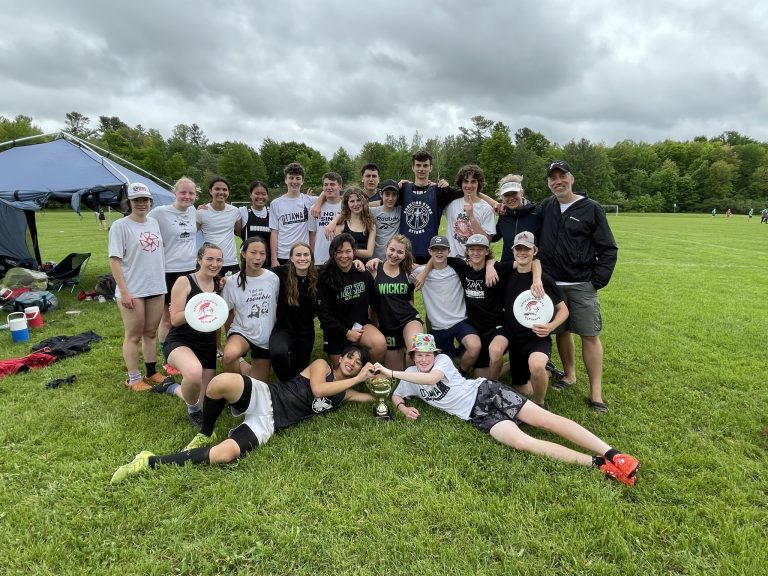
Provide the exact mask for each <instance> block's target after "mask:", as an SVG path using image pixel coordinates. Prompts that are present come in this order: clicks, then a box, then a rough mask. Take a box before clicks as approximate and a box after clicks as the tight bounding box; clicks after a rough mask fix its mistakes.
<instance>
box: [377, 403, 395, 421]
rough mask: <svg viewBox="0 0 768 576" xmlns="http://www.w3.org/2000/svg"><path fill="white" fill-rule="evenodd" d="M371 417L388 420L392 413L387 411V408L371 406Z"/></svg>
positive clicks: (390, 418)
mask: <svg viewBox="0 0 768 576" xmlns="http://www.w3.org/2000/svg"><path fill="white" fill-rule="evenodd" d="M373 417H374V418H376V420H381V421H384V422H389V421H390V420H392V414H390V413H389V409H385V410H383V411H382V410H379V407H378V406H374V407H373Z"/></svg>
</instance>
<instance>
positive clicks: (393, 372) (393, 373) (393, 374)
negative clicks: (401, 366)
mask: <svg viewBox="0 0 768 576" xmlns="http://www.w3.org/2000/svg"><path fill="white" fill-rule="evenodd" d="M390 372H392V378H394V377H395V371H394V370H390Z"/></svg>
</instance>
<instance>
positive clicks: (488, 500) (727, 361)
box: [0, 211, 768, 575]
mask: <svg viewBox="0 0 768 576" xmlns="http://www.w3.org/2000/svg"><path fill="white" fill-rule="evenodd" d="M609 220H610V222H611V224H612V226H613V230H614V233H615V235H616V238H617V241H618V244H619V247H620V251H619V264H618V267H617V269H616V272H615V274H614V279H613V281H612V282H611V284H610V285H609V286H608V287H607V288H606V289H605V290H603V291H602V292H601V298H602V304H603V313H604V318H605V331H604V333H603V342H604V345H605V350H606V361H605V378H604V397H605V399H606V401H607V402H608V403H609V404H610V406H611V412H610V414H609V415H597V414H594V413H592V412H590V411H589V410H588V409H587V407H586V398H587V385H586V377H585V375H584V372H583V369H582V367H581V366H579V370H580V372H579V380H578V383H577V385H576V386H573V387H571V388H570V389H568V390H565V391H563V392H560V393H557V392H556V391H551V392H550V394H549V396H548V398H547V401H548V404H549V406H550V409H551V410H553V411H554V412H557V413H559V414H563V415H565V416H567V417H569V418H572V419H574V420H576V421H578V422H580V423H582V424H584V425H585V426H587V427H588V428H590V429H591V430H593V431H594V432H595V433H597V434H598V435H599V436H601V437H603V438H604V439H605V440H606V441H608V442H609V443H611V444H612V445H614V446H616V447H617V448H620V449H621V450H624V451H627V452H630V453H633V454H635V455H637V456H638V457H639V458H640V459H641V461H642V469H641V471H640V474H639V479H638V482H637V485H636V486H635V487H634V488H629V487H626V486H623V485H620V484H617V483H614V482H610V481H607V480H605V479H603V478H602V477H601V475H600V474H599V473H598V472H597V471H595V470H589V469H585V468H581V467H579V466H573V465H566V464H561V463H558V462H554V461H549V460H546V459H543V458H538V457H534V456H529V455H526V454H520V453H515V452H513V451H512V450H510V449H507V448H505V447H503V446H501V445H499V444H496V443H495V442H494V441H492V439H491V438H489V437H487V436H484V435H482V434H480V433H479V432H477V431H476V430H475V429H474V428H472V427H471V426H470V425H469V424H465V423H462V422H460V421H459V420H458V419H455V418H452V417H450V416H447V415H444V414H442V413H438V412H436V411H434V410H431V409H429V408H424V409H423V410H422V418H421V419H420V420H419V421H418V422H416V423H409V422H405V421H404V420H403V419H402V418H401V417H399V418H396V419H395V420H394V421H393V422H391V423H390V424H384V425H382V424H378V423H376V422H374V421H373V419H372V418H371V415H370V407H369V406H348V407H346V408H344V409H343V410H341V411H340V412H338V413H335V414H332V415H330V416H328V417H326V418H316V419H314V420H313V421H310V422H308V423H305V424H303V425H300V426H297V427H295V428H293V429H291V430H289V431H288V432H287V433H285V434H281V435H278V436H277V437H275V438H273V439H272V440H271V441H270V442H269V443H268V444H267V445H265V446H263V447H261V448H259V449H258V450H257V451H256V452H254V453H253V454H251V455H250V456H249V457H247V458H246V459H244V460H243V461H241V462H240V463H238V464H237V465H233V466H228V467H223V468H214V467H195V468H193V467H185V468H176V467H164V468H160V469H158V470H156V471H154V472H153V473H151V474H147V475H144V476H140V477H137V478H135V479H131V480H129V481H128V482H126V483H124V484H121V485H119V486H118V487H113V486H110V484H109V478H110V476H111V474H112V472H113V471H114V469H115V468H116V467H117V466H119V465H121V464H124V463H126V462H128V461H129V460H130V459H131V458H132V457H133V456H134V454H135V453H137V452H138V451H139V450H141V449H149V450H152V451H154V452H157V453H164V452H170V451H175V450H177V449H179V448H181V447H182V446H184V445H185V444H186V442H187V441H188V440H189V439H190V438H191V437H192V435H193V430H192V429H191V428H190V426H189V425H188V423H187V419H186V413H185V412H186V411H185V409H184V407H183V405H182V404H181V403H180V402H179V401H178V400H175V399H173V398H171V397H168V396H158V395H154V394H148V395H137V394H133V393H131V392H128V391H126V390H124V389H123V387H122V385H121V381H122V379H123V378H124V372H125V369H124V366H123V363H122V358H121V352H120V346H121V334H122V325H121V322H120V318H119V315H118V312H117V310H116V309H115V307H114V305H110V304H99V303H98V302H77V300H76V298H74V297H72V296H70V295H69V293H68V292H67V293H64V292H62V293H61V295H60V297H61V306H60V309H59V311H57V312H53V313H50V314H48V315H46V326H45V328H44V329H40V330H37V331H35V332H34V333H33V335H32V342H35V341H38V340H41V339H43V338H44V337H48V336H52V335H55V334H74V333H77V332H80V331H83V330H94V331H95V332H97V333H99V334H101V335H102V336H104V340H103V341H102V342H100V343H98V344H96V345H94V347H93V350H92V351H91V352H88V353H86V354H83V355H81V356H79V357H76V358H74V359H70V360H66V361H62V362H60V363H58V364H54V365H52V366H51V367H49V368H47V369H43V370H40V371H37V372H34V373H31V374H28V375H23V376H10V377H6V378H4V379H2V380H0V486H1V487H2V490H0V573H2V574H81V573H82V574H118V573H119V574H122V575H128V574H514V573H524V574H551V573H561V574H621V575H627V574H729V575H730V574H765V573H766V566H767V565H768V552H767V550H768V547H767V546H766V542H768V514H766V509H768V483H767V482H766V478H765V475H766V472H768V457H767V456H766V448H768V438H767V437H766V436H765V435H764V432H763V430H764V427H765V425H766V424H768V410H767V409H766V407H767V406H768V387H766V385H765V380H766V362H767V361H768V359H767V358H766V344H765V340H766V336H767V335H768V314H766V310H764V306H765V304H766V302H765V296H766V287H767V286H768V283H767V282H766V272H768V255H767V254H768V250H766V246H767V245H768V226H761V225H760V224H759V223H758V219H753V221H752V222H751V223H747V221H746V217H743V216H738V217H733V218H731V219H729V220H726V219H725V218H724V217H720V216H718V217H717V218H715V219H713V218H712V217H710V216H708V215H707V216H700V215H674V216H673V215H663V216H661V215H633V214H620V215H618V216H609ZM38 222H39V226H40V229H41V231H42V232H41V240H42V251H43V258H44V259H46V260H58V259H60V258H61V257H63V256H64V255H66V254H67V253H68V252H70V251H91V252H93V258H92V259H91V263H90V264H89V265H88V269H87V273H86V277H85V281H84V284H85V285H86V286H87V287H88V288H89V289H90V288H92V287H93V285H94V283H95V278H96V276H97V275H99V274H103V273H106V272H107V271H108V266H107V260H106V234H105V233H104V232H100V231H99V230H98V229H97V225H96V222H95V219H94V218H93V217H92V215H90V214H89V215H88V217H86V218H84V219H83V220H82V221H80V220H79V219H78V217H77V216H76V215H74V214H73V213H71V212H69V211H66V212H64V211H49V212H48V213H46V214H44V215H40V216H39V219H38ZM70 309H79V310H82V314H81V316H80V317H78V318H77V319H76V320H73V319H68V318H66V317H65V316H64V311H65V310H70ZM28 351H29V348H28V346H26V345H12V344H11V343H10V336H9V333H8V332H7V331H4V332H0V356H2V357H12V356H20V355H23V354H26V353H27V352H28ZM68 374H77V376H78V379H77V382H76V383H75V384H74V385H72V386H65V387H63V388H60V389H57V390H45V389H44V387H43V384H44V383H45V382H47V381H48V380H50V379H51V378H56V377H62V376H66V375H68ZM233 422H234V420H233V419H231V418H230V417H228V416H226V417H222V419H221V420H220V422H219V424H218V428H217V431H218V433H219V434H220V435H221V434H226V431H227V429H228V428H229V427H231V425H232V424H233ZM534 434H536V435H539V436H541V437H545V436H546V434H538V433H536V432H534ZM761 566H762V568H761Z"/></svg>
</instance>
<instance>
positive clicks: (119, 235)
mask: <svg viewBox="0 0 768 576" xmlns="http://www.w3.org/2000/svg"><path fill="white" fill-rule="evenodd" d="M109 257H110V258H112V257H117V258H120V260H121V263H120V266H121V268H122V270H123V276H124V277H125V284H126V286H128V290H129V291H130V293H131V296H133V297H134V298H144V297H147V296H157V295H158V294H165V293H166V291H167V290H166V288H165V260H164V257H163V237H162V236H161V234H160V226H158V224H157V220H155V219H154V218H147V221H146V222H136V221H134V220H131V219H130V218H128V217H127V216H126V217H125V218H120V220H117V221H116V222H115V223H114V224H112V226H111V228H110V229H109ZM115 296H116V297H117V298H120V288H117V289H116V290H115Z"/></svg>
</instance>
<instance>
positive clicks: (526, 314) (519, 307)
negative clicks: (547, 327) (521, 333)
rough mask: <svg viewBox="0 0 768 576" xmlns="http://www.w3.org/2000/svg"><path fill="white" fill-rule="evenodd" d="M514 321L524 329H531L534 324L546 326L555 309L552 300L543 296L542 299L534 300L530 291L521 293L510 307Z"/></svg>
mask: <svg viewBox="0 0 768 576" xmlns="http://www.w3.org/2000/svg"><path fill="white" fill-rule="evenodd" d="M512 311H513V312H514V314H515V319H516V320H517V321H518V322H520V324H522V325H523V326H525V327H526V328H532V327H533V325H534V324H546V323H547V322H549V321H550V320H552V315H553V314H554V312H555V307H554V305H553V304H552V299H551V298H550V297H549V296H547V295H546V294H545V295H544V298H541V299H539V298H535V297H534V296H533V294H531V291H530V290H526V291H525V292H522V293H521V294H520V295H519V296H518V297H517V298H515V303H514V304H513V305H512Z"/></svg>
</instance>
